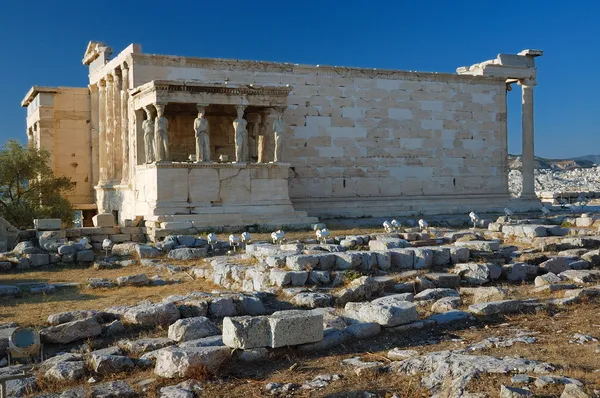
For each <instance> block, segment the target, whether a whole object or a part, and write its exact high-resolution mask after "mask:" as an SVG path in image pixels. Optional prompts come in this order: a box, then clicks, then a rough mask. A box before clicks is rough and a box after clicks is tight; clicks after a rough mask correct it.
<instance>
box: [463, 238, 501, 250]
mask: <svg viewBox="0 0 600 398" xmlns="http://www.w3.org/2000/svg"><path fill="white" fill-rule="evenodd" d="M455 245H456V246H457V247H466V248H468V249H469V250H477V251H482V252H492V251H497V250H500V242H498V241H497V240H490V241H488V240H470V241H466V242H462V241H458V242H456V243H455Z"/></svg>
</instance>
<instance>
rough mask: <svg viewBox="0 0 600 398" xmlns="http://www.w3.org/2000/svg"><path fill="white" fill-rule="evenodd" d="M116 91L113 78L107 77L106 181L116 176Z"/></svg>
mask: <svg viewBox="0 0 600 398" xmlns="http://www.w3.org/2000/svg"><path fill="white" fill-rule="evenodd" d="M114 94H115V93H114V89H113V76H112V75H106V101H105V103H106V140H105V141H104V142H105V144H106V180H107V181H111V180H112V179H113V178H114V176H115V173H114V171H115V161H114V157H113V152H114V128H115V122H114V115H115V113H114V101H113V97H114Z"/></svg>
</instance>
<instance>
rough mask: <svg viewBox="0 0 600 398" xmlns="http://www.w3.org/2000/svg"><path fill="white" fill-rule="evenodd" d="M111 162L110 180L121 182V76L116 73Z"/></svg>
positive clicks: (114, 79) (114, 80) (114, 76)
mask: <svg viewBox="0 0 600 398" xmlns="http://www.w3.org/2000/svg"><path fill="white" fill-rule="evenodd" d="M113 90H114V93H113V112H114V114H113V123H114V129H113V142H114V146H113V151H112V154H113V162H114V169H113V175H112V179H113V180H115V181H118V182H120V181H121V169H122V168H123V161H122V159H121V156H122V148H121V146H122V140H121V134H122V132H121V75H120V74H118V73H117V72H116V71H115V73H114V75H113Z"/></svg>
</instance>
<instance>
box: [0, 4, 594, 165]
mask: <svg viewBox="0 0 600 398" xmlns="http://www.w3.org/2000/svg"><path fill="white" fill-rule="evenodd" d="M599 15H600V2H596V1H572V2H558V1H552V0H549V1H528V0H521V1H512V0H510V1H494V2H486V1H480V2H457V1H441V0H440V1H436V0H433V1H374V0H371V1H368V2H367V1H351V0H349V1H344V2H333V1H325V0H322V1H312V0H308V1H237V0H229V1H226V2H223V1H213V2H206V1H173V2H168V1H154V0H146V1H144V2H135V1H128V2H121V1H119V2H116V1H115V2H110V1H105V2H92V1H81V0H79V1H71V0H69V1H60V0H55V1H47V0H46V1H41V0H30V1H25V2H16V1H10V2H8V1H7V2H4V4H3V6H2V12H1V13H0V38H1V39H0V44H1V48H0V50H1V51H2V57H1V58H0V59H1V61H0V76H1V77H2V78H3V82H2V91H1V92H0V110H1V111H0V116H2V121H3V123H2V128H1V129H0V143H4V142H5V141H6V140H7V139H9V138H17V139H19V140H21V141H25V140H26V135H25V109H23V108H21V107H20V102H21V100H22V99H23V97H24V95H25V93H26V92H27V90H28V89H29V88H30V87H31V86H32V85H46V86H80V87H84V86H86V85H87V68H86V67H85V66H83V65H82V64H81V59H82V57H83V53H84V51H85V47H86V45H87V43H88V41H89V40H101V41H104V42H106V43H107V44H108V45H110V46H112V47H113V49H114V50H115V52H119V51H121V50H122V49H123V48H125V47H126V46H127V45H128V44H130V43H132V42H135V43H140V44H141V45H142V49H143V51H144V52H147V53H157V54H174V55H188V56H199V57H223V58H238V59H253V60H268V61H288V62H294V63H307V64H322V65H325V64H328V65H345V66H365V67H376V68H393V69H402V70H420V71H437V72H451V73H454V72H455V70H456V68H457V67H459V66H464V65H471V64H473V63H476V62H480V61H484V60H488V59H492V58H494V57H495V56H496V54H498V53H500V52H503V53H517V52H519V51H520V50H522V49H525V48H535V49H542V50H544V51H545V54H544V56H543V57H541V58H537V64H538V86H537V87H536V89H535V112H536V113H535V130H536V155H538V156H545V157H570V156H579V155H587V154H600V138H599V133H600V128H599V127H598V116H599V115H600V101H598V99H597V98H598V95H597V94H598V93H600V73H598V72H597V68H598V65H600V46H599V43H600V22H598V16H599ZM508 104H509V116H508V117H509V150H510V152H511V153H518V152H520V141H521V133H520V129H521V116H520V89H519V88H518V87H515V89H514V90H513V91H512V92H510V93H509V99H508Z"/></svg>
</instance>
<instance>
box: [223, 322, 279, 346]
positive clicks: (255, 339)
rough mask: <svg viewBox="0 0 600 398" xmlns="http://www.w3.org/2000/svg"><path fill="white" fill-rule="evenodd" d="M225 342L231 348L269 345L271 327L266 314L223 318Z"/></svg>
mask: <svg viewBox="0 0 600 398" xmlns="http://www.w3.org/2000/svg"><path fill="white" fill-rule="evenodd" d="M223 343H224V344H225V345H226V346H227V347H230V348H241V349H244V350H247V349H250V348H259V347H269V346H270V345H271V328H270V324H269V318H268V317H266V316H254V317H253V316H241V317H234V318H232V317H225V318H223Z"/></svg>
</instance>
